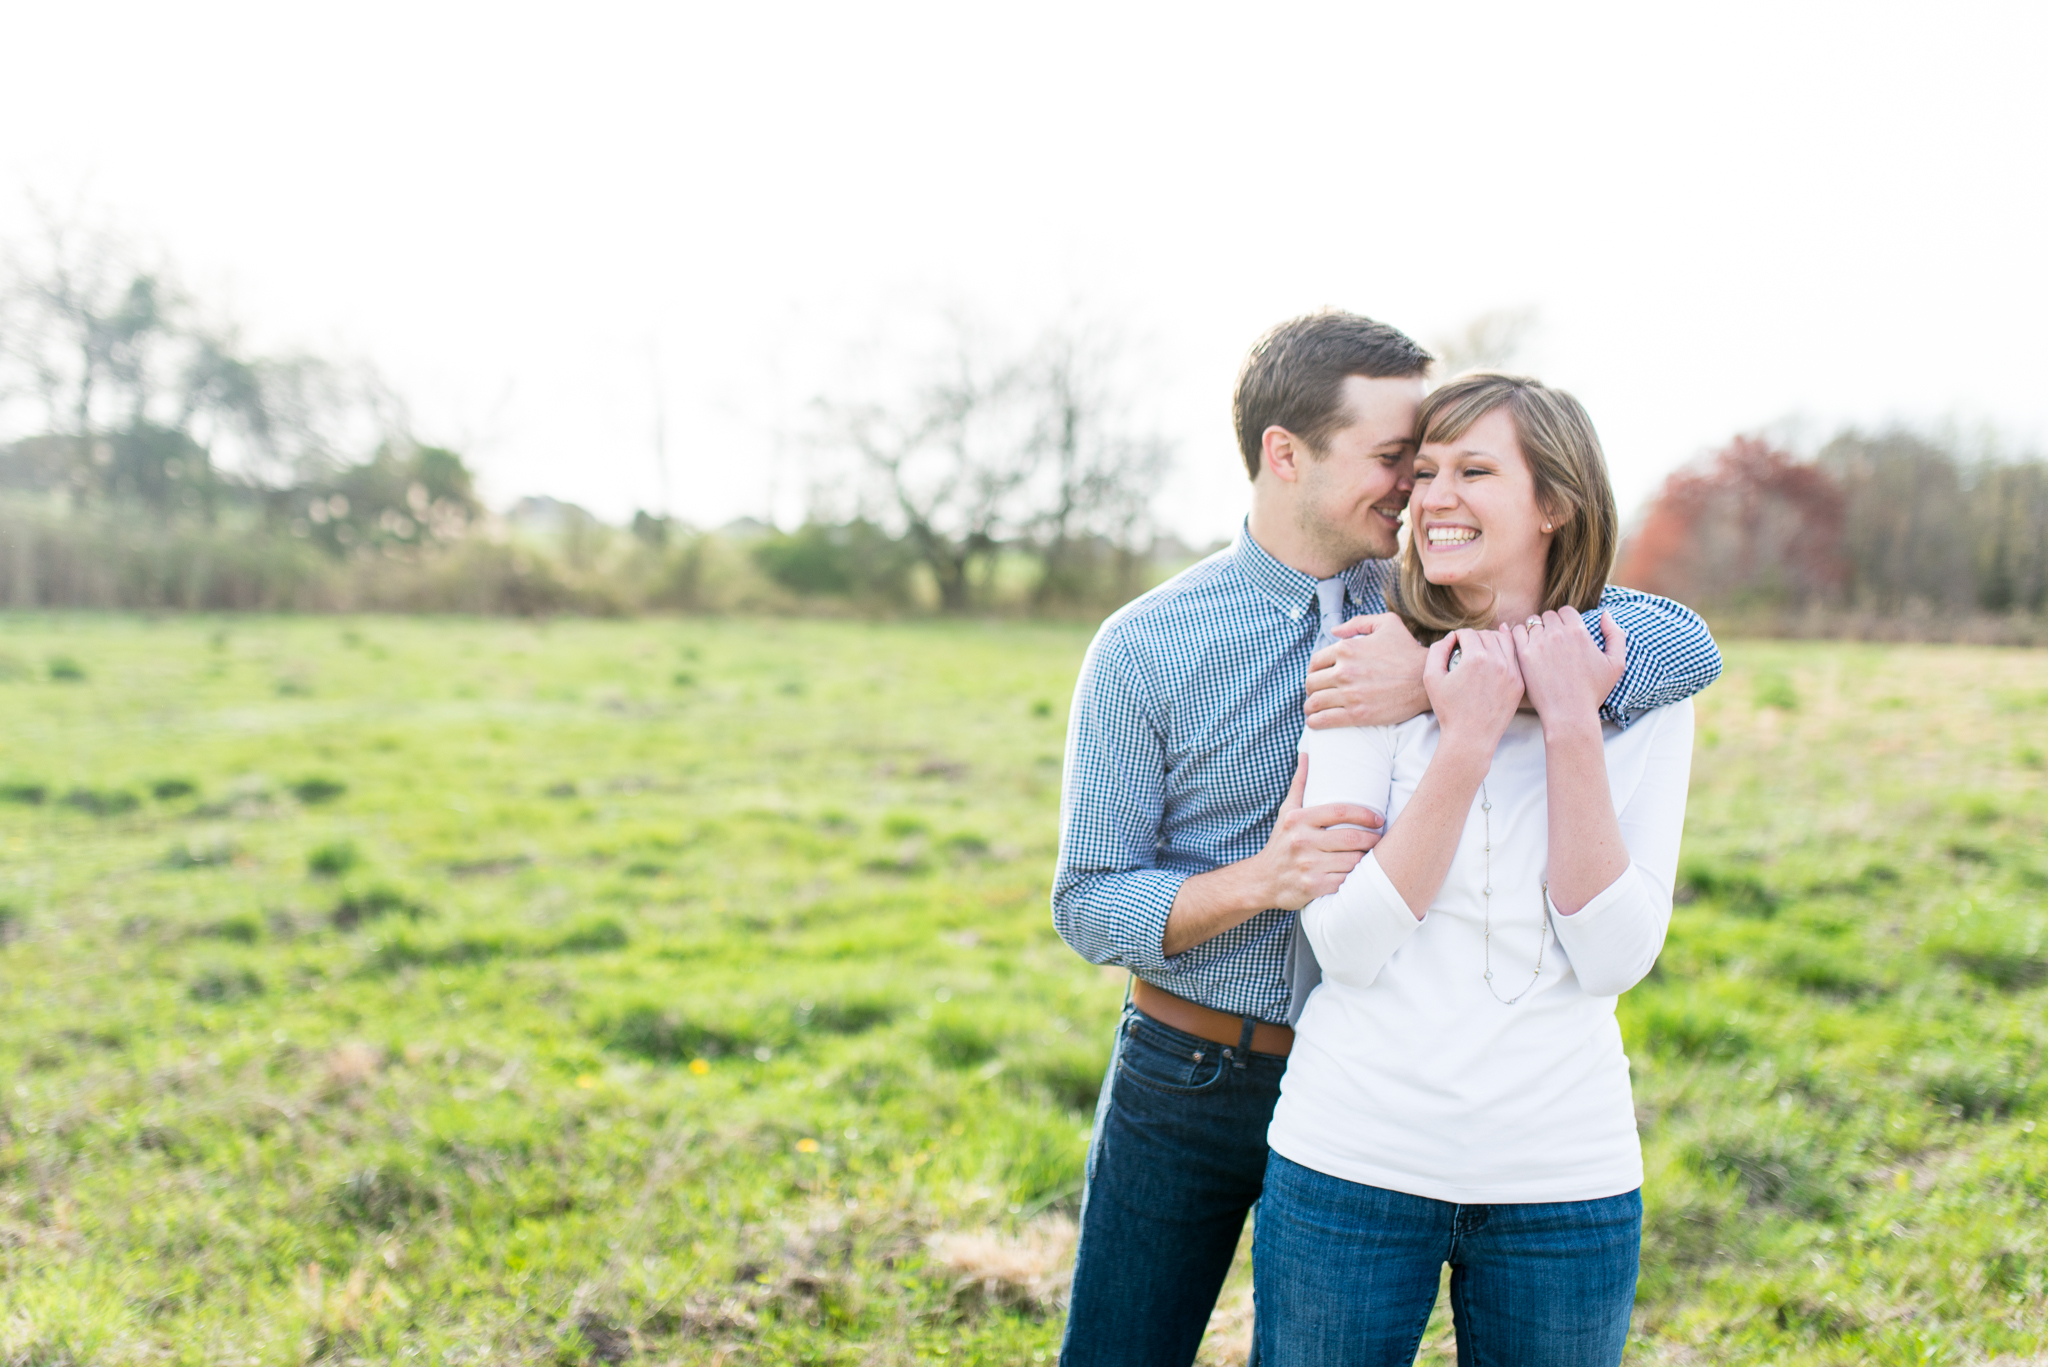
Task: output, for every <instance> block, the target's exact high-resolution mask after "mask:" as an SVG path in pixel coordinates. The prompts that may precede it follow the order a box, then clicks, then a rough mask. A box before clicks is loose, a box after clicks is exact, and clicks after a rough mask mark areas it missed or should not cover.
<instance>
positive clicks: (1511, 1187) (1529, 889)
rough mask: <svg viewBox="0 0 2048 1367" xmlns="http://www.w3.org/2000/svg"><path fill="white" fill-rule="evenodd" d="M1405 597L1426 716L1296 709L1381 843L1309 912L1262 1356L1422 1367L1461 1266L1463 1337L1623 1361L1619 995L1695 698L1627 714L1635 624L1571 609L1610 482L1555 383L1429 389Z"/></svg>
mask: <svg viewBox="0 0 2048 1367" xmlns="http://www.w3.org/2000/svg"><path fill="white" fill-rule="evenodd" d="M1419 424H1420V426H1419V433H1420V441H1421V444H1420V450H1419V453H1418V456H1417V460H1416V467H1415V492H1414V494H1413V496H1412V497H1411V498H1410V500H1409V504H1408V545H1407V548H1406V550H1405V552H1404V555H1403V559H1402V563H1401V570H1400V600H1401V611H1402V615H1403V616H1404V617H1405V618H1406V620H1407V622H1408V624H1409V627H1410V629H1411V630H1413V631H1415V632H1416V633H1417V635H1418V636H1419V637H1422V638H1423V639H1430V638H1432V637H1433V638H1435V639H1434V643H1433V644H1432V646H1431V648H1430V653H1429V661H1428V665H1427V669H1426V678H1425V684H1426V687H1427V689H1428V692H1429V697H1430V701H1431V704H1432V706H1433V707H1434V709H1435V711H1434V714H1433V715H1428V714H1426V715H1424V716H1421V717H1418V718H1416V719H1415V720H1413V721H1410V722H1406V723H1404V724H1402V725H1400V726H1388V727H1361V728H1352V729H1348V730H1331V731H1310V732H1308V733H1307V734H1306V735H1305V737H1304V739H1303V742H1302V745H1303V749H1304V750H1305V751H1306V752H1307V754H1308V756H1309V770H1308V784H1309V787H1308V792H1307V795H1306V800H1307V801H1308V802H1311V803H1317V802H1331V801H1338V800H1343V801H1354V802H1361V803H1365V804H1366V805H1368V806H1372V807H1377V808H1383V809H1384V810H1385V812H1386V814H1387V819H1388V823H1389V824H1388V829H1387V835H1386V837H1385V838H1384V839H1383V840H1382V841H1381V842H1380V844H1379V846H1378V848H1376V849H1375V850H1374V851H1373V852H1372V854H1371V855H1370V856H1368V857H1367V858H1366V859H1365V860H1363V861H1362V862H1361V863H1360V864H1359V865H1358V867H1357V868H1356V869H1355V870H1354V871H1353V872H1352V873H1351V874H1350V876H1349V877H1348V878H1347V879H1346V880H1345V882H1344V884H1343V886H1342V887H1341V888H1340V889H1339V890H1338V891H1337V892H1336V893H1334V894H1332V895H1330V896H1327V897H1323V898H1320V899H1318V900H1317V901H1315V902H1313V903H1311V904H1310V905H1309V906H1308V907H1307V908H1306V909H1305V910H1304V911H1303V912H1302V921H1301V924H1302V928H1303V930H1304V931H1305V933H1306V935H1307V937H1308V940H1309V942H1310V943H1311V944H1312V945H1313V946H1314V949H1315V952H1316V957H1317V959H1318V960H1319V961H1320V963H1321V965H1322V974H1323V981H1322V984H1321V986H1319V987H1318V988H1317V989H1316V990H1315V993H1314V995H1313V996H1312V997H1310V999H1309V1002H1308V1006H1307V1009H1306V1011H1305V1012H1304V1014H1303V1016H1302V1020H1301V1023H1300V1026H1299V1029H1298V1033H1297V1036H1296V1040H1295V1044H1294V1052H1293V1056H1292V1058H1291V1059H1290V1060H1289V1063H1288V1067H1287V1074H1286V1079H1285V1081H1284V1083H1283V1085H1282V1090H1281V1096H1280V1104H1279V1107H1278V1109H1277V1110H1276V1111H1275V1113H1274V1118H1273V1124H1272V1130H1271V1134H1270V1142H1271V1145H1272V1156H1271V1158H1270V1159H1269V1163H1268V1167H1267V1171H1266V1186H1265V1196H1264V1201H1263V1204H1262V1206H1261V1208H1260V1212H1259V1217H1258V1242H1257V1248H1256V1252H1255V1255H1254V1265H1255V1268H1256V1277H1257V1291H1258V1301H1259V1324H1260V1328H1259V1338H1260V1360H1261V1362H1262V1363H1263V1364H1264V1365H1265V1367H1311V1365H1313V1367H1325V1365H1326V1364H1336V1363H1357V1364H1381V1363H1384V1364H1389V1367H1392V1364H1401V1367H1406V1364H1408V1363H1411V1362H1412V1361H1413V1360H1414V1356H1415V1352H1416V1347H1417V1344H1418V1343H1419V1341H1420V1339H1421V1336H1422V1332H1423V1329H1424V1327H1425V1325H1426V1324H1427V1322H1428V1319H1429V1314H1430V1310H1431V1308H1432V1306H1433V1305H1434V1304H1435V1302H1436V1292H1437V1280H1438V1275H1439V1272H1440V1269H1441V1267H1442V1265H1443V1264H1445V1263H1449V1264H1450V1266H1451V1309H1452V1314H1453V1317H1454V1320H1455V1323H1456V1326H1457V1333H1458V1361H1459V1362H1460V1363H1461V1364H1466V1363H1486V1364H1496V1363H1513V1364H1527V1365H1528V1367H1539V1365H1545V1367H1547V1365H1548V1364H1559V1365H1560V1367H1562V1365H1563V1364H1570V1367H1593V1364H1599V1363H1618V1362H1620V1361H1621V1353H1622V1346H1623V1344H1624V1342H1625V1340H1626V1339H1627V1336H1628V1322H1629V1311H1630V1308H1631V1306H1632V1304H1633V1302H1634V1296H1635V1282H1636V1265H1637V1254H1638V1249H1639V1244H1640V1238H1641V1229H1642V1201H1641V1197H1640V1191H1639V1188H1640V1187H1641V1185H1642V1153H1641V1149H1640V1147H1639V1145H1638V1143H1637V1139H1636V1129H1635V1114H1634V1107H1633V1102H1632V1099H1631V1097H1630V1093H1629V1078H1628V1059H1627V1058H1626V1056H1624V1054H1623V1053H1622V1047H1621V1033H1620V1030H1619V1028H1618V1027H1617V1026H1616V1023H1615V1019H1614V1002H1615V998H1616V996H1617V995H1619V994H1620V993H1622V992H1625V991H1627V990H1628V989H1629V988H1630V987H1633V986H1634V985H1635V984H1636V983H1637V982H1638V981H1640V980H1641V979H1642V977H1643V975H1644V974H1646V973H1647V972H1649V970H1650V967H1651V965H1652V964H1653V963H1655V961H1656V958H1657V953H1658V951H1659V950H1660V949H1661V948H1662V947H1663V943H1664V931H1665V927H1666V926H1667V924H1668V923H1669V921H1670V916H1671V885H1672V878H1673V876H1674V874H1675V871H1676V869H1677V864H1678V844H1679V833H1680V828H1681V826H1682V825H1683V823H1684V817H1685V790H1686V779H1687V776H1688V773H1689V770H1690V766H1691V756H1692V709H1691V704H1690V703H1681V704H1678V705H1676V706H1673V707H1667V708H1661V709H1658V710H1657V711H1654V712H1651V713H1648V714H1646V715H1645V716H1644V717H1643V718H1642V719H1641V720H1639V721H1637V722H1636V723H1635V724H1634V725H1632V726H1630V727H1629V728H1628V729H1627V730H1621V729H1618V728H1615V727H1612V726H1607V727H1603V726H1602V723H1601V721H1600V717H1599V707H1600V703H1601V700H1602V699H1603V698H1604V697H1605V696H1606V695H1607V693H1608V691H1609V690H1610V689H1611V688H1612V687H1613V685H1614V683H1615V681H1616V680H1617V679H1618V678H1619V677H1620V674H1621V669H1622V663H1623V651H1624V645H1625V643H1624V641H1623V640H1622V639H1621V633H1620V632H1619V631H1617V630H1616V629H1615V628H1614V626H1613V623H1612V619H1603V623H1602V626H1603V634H1604V635H1605V638H1606V640H1607V643H1608V644H1607V646H1606V648H1605V649H1604V650H1603V649H1602V648H1601V647H1599V646H1597V645H1595V644H1594V642H1593V638H1592V636H1591V635H1590V634H1589V633H1588V632H1587V631H1586V629H1585V625H1584V623H1583V622H1582V621H1581V619H1580V618H1579V615H1578V610H1579V609H1591V608H1592V607H1593V606H1594V605H1595V604H1597V603H1598V602H1599V599H1600V594H1601V590H1602V588H1603V587H1604V586H1605V584H1606V579H1607V570H1608V567H1609V565H1610V564H1611V563H1612V561H1613V558H1614V551H1615V537H1616V522H1617V519H1616V516H1615V504H1614V494H1613V490H1612V489H1611V487H1610V486H1609V483H1608V479H1607V469H1606V463H1605V460H1604V458H1603V457H1602V455H1601V451H1600V442H1599V438H1598V436H1597V435H1595V433H1594V431H1593V425H1592V422H1591V420H1590V419H1588V418H1587V416H1586V413H1585V410H1584V409H1583V408H1581V407H1580V406H1579V404H1578V402H1577V401H1576V400H1574V399H1573V398H1572V397H1571V396H1570V395H1568V394H1565V393H1563V392H1561V391H1558V390H1554V389H1549V388H1546V387H1544V386H1543V385H1541V384H1538V383H1536V382H1535V381H1533V380H1524V379H1516V378H1511V377H1508V376H1501V375H1475V376H1469V377H1465V378H1462V379H1459V380H1456V381H1453V382H1452V383H1450V384H1447V385H1445V386H1444V387H1443V388H1441V389H1438V390H1437V391H1436V392H1435V393H1433V394H1431V395H1430V396H1429V397H1428V399H1427V400H1425V401H1424V403H1423V406H1422V412H1421V416H1420V419H1419Z"/></svg>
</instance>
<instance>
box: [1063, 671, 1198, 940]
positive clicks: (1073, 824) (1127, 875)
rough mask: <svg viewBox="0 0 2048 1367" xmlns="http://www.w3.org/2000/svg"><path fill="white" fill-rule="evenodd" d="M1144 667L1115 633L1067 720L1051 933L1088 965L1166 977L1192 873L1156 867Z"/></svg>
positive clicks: (1158, 765) (1151, 724) (1161, 771)
mask: <svg viewBox="0 0 2048 1367" xmlns="http://www.w3.org/2000/svg"><path fill="white" fill-rule="evenodd" d="M1163 692H1164V690H1161V689H1158V688H1148V687H1147V686H1146V683H1145V680H1144V677H1143V671H1142V668H1141V666H1140V663H1139V661H1138V660H1137V659H1136V658H1135V656H1134V655H1133V654H1132V653H1131V652H1130V650H1129V649H1128V647H1127V646H1126V645H1125V644H1124V643H1123V642H1122V641H1121V640H1120V639H1119V638H1118V637H1115V636H1113V635H1109V634H1104V635H1100V636H1097V637H1096V639H1095V642H1094V643H1093V644H1092V645H1090V646H1089V648H1088V655H1087V658H1086V659H1085V660H1084V661H1083V662H1082V665H1081V675H1080V679H1079V681H1078V682H1077V683H1076V685H1075V688H1074V705H1073V711H1072V714H1071V715H1070V717H1069V719H1068V723H1067V753H1066V763H1065V767H1064V771H1063V775H1062V780H1061V786H1060V855H1059V867H1058V869H1057V870H1056V871H1055V873H1054V876H1053V894H1052V920H1053V928H1054V929H1055V930H1057V931H1058V932H1059V936H1060V938H1061V939H1062V940H1064V941H1066V942H1067V945H1068V946H1069V947H1070V948H1072V949H1073V951H1074V952H1075V953H1076V954H1079V955H1080V956H1081V957H1082V958H1084V959H1086V960H1088V961H1089V962H1090V963H1096V964H1110V965H1115V966H1118V967H1122V968H1128V969H1130V970H1132V971H1133V972H1135V973H1137V974H1139V975H1140V976H1141V977H1163V976H1166V975H1168V974H1170V973H1171V972H1172V968H1173V960H1172V959H1169V958H1168V957H1167V956H1166V954H1165V953H1164V952H1163V950H1162V945H1163V943H1164V941H1165V937H1166V919H1167V916H1168V914H1169V913H1171V912H1172V910H1173V901H1174V898H1175V897H1177V896H1178V895H1179V894H1180V885H1181V884H1182V883H1184V882H1186V881H1187V878H1188V875H1187V874H1185V873H1180V872H1175V871H1173V870H1169V869H1162V868H1160V867H1159V866H1158V858H1159V831H1160V823H1161V821H1162V819H1163V816H1164V812H1165V802H1166V794H1165V774H1166V747H1165V731H1164V719H1163V718H1161V717H1160V716H1158V715H1156V711H1155V708H1154V707H1153V705H1152V704H1151V703H1150V702H1149V701H1148V700H1149V699H1154V698H1158V697H1160V696H1162V695H1163Z"/></svg>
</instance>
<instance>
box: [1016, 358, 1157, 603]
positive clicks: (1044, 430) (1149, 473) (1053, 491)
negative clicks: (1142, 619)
mask: <svg viewBox="0 0 2048 1367" xmlns="http://www.w3.org/2000/svg"><path fill="white" fill-rule="evenodd" d="M1123 350H1124V348H1123V347H1122V345H1121V343H1120V341H1119V340H1118V339H1117V338H1115V337H1113V336H1111V335H1108V334H1106V333H1105V332H1103V331H1102V330H1100V329H1090V328H1087V327H1085V326H1081V325H1076V326H1072V327H1068V328H1064V329H1055V330H1054V331H1052V332H1049V333H1047V334H1046V335H1045V336H1044V337H1043V338H1042V339H1041V340H1040V342H1039V345H1038V347H1037V349H1036V352H1035V354H1034V355H1033V356H1032V358H1031V360H1030V361H1029V363H1028V364H1027V367H1026V376H1027V379H1028V381H1029V383H1030V385H1031V388H1032V389H1033V391H1034V398H1035V400H1036V408H1037V426H1036V429H1035V431H1034V434H1033V435H1034V441H1035V444H1036V445H1037V446H1038V448H1039V450H1040V452H1041V453H1042V460H1043V464H1044V474H1045V478H1044V480H1043V485H1044V487H1043V489H1042V490H1041V492H1040V497H1039V502H1038V506H1037V508H1036V510H1035V512H1034V516H1033V517H1032V520H1031V525H1030V532H1031V535H1032V537H1033V540H1034V541H1035V542H1036V544H1037V547H1038V553H1039V566H1040V570H1039V578H1038V583H1037V585H1036V586H1035V588H1034V589H1033V591H1032V598H1033V601H1034V602H1035V603H1036V604H1037V605H1038V606H1040V607H1044V606H1047V605H1048V604H1050V603H1052V602H1054V601H1056V600H1059V599H1062V598H1074V597H1078V596H1080V595H1081V594H1082V592H1083V591H1084V589H1085V587H1086V580H1087V578H1088V575H1087V568H1088V567H1087V566H1086V565H1085V563H1083V560H1084V557H1083V554H1082V552H1084V551H1085V550H1087V549H1090V548H1092V547H1095V546H1108V547H1113V548H1115V549H1117V550H1118V551H1120V552H1122V553H1124V554H1125V555H1126V556H1128V555H1129V554H1130V553H1131V552H1133V551H1134V550H1135V542H1136V540H1137V538H1138V535H1139V533H1140V532H1141V530H1144V529H1145V528H1144V526H1143V524H1144V523H1145V518H1146V513H1147V511H1148V509H1149V506H1150V496H1151V495H1152V493H1153V492H1154V491H1155V489H1156V488H1157V486H1158V482H1159V479H1160V477H1161V475H1163V474H1164V472H1165V470H1166V467H1167V466H1168V465H1169V464H1170V463H1171V459H1172V451H1171V448H1170V447H1169V446H1168V444H1167V443H1166V441H1165V440H1164V439H1163V438H1162V437H1159V436H1158V435H1156V434H1152V433H1144V432H1140V431H1137V430H1134V428H1133V426H1132V424H1131V423H1130V422H1129V417H1128V405H1129V399H1128V395H1127V394H1126V393H1125V392H1123V390H1122V387H1121V386H1120V385H1119V383H1118V372H1119V370H1120V368H1121V367H1120V365H1119V362H1120V361H1121V359H1122V352H1123Z"/></svg>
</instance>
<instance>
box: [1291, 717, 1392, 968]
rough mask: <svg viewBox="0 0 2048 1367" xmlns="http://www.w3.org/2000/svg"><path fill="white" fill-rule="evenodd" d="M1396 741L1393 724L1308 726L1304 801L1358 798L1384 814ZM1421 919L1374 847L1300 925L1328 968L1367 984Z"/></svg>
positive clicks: (1313, 904)
mask: <svg viewBox="0 0 2048 1367" xmlns="http://www.w3.org/2000/svg"><path fill="white" fill-rule="evenodd" d="M1394 743H1395V735H1394V728H1393V727H1391V726H1342V727H1335V728H1332V729H1330V730H1327V731H1314V730H1311V731H1308V732H1307V733H1305V734H1304V735H1303V736H1302V739H1301V749H1302V753H1303V754H1305V755H1307V756H1308V783H1307V784H1306V786H1305V787H1304V789H1303V791H1302V798H1301V801H1302V805H1303V806H1305V807H1314V806H1318V805H1320V804H1322V803H1326V802H1355V803H1358V804H1360V805H1361V806H1366V807H1370V808H1372V809H1373V810H1374V811H1376V812H1378V813H1379V814H1380V816H1381V817H1382V819H1384V818H1385V816H1386V813H1387V800H1388V798H1389V796H1390V795H1391V793H1392V791H1393V781H1394ZM1418 924H1419V922H1418V921H1417V919H1416V916H1415V913H1414V912H1412V911H1410V910H1409V909H1408V904H1407V902H1405V901H1403V900H1402V897H1401V894H1400V893H1399V892H1398V891H1396V890H1395V888H1394V885H1393V883H1392V881H1391V880H1389V879H1388V877H1387V875H1386V874H1385V873H1384V872H1382V871H1381V869H1380V866H1379V861H1378V860H1377V859H1375V858H1374V857H1373V856H1372V855H1370V854H1368V855H1366V857H1365V858H1363V859H1361V860H1359V861H1358V867H1356V868H1354V869H1353V870H1351V872H1350V873H1349V874H1348V875H1346V877H1345V879H1344V882H1343V885H1342V886H1341V887H1339V888H1338V889H1337V891H1335V892H1333V893H1330V894H1328V895H1327V896H1323V897H1318V898H1316V900H1315V901H1313V902H1310V903H1309V904H1308V905H1307V906H1306V907H1303V908H1302V910H1301V928H1302V931H1303V933H1305V934H1306V935H1307V936H1308V942H1309V944H1310V945H1311V946H1313V947H1314V949H1315V952H1316V961H1317V962H1318V963H1320V964H1321V965H1322V969H1323V976H1324V977H1325V978H1328V979H1329V980H1331V981H1332V982H1340V983H1344V984H1346V985H1347V986H1351V987H1365V986H1367V985H1368V984H1370V983H1371V982H1372V980H1373V979H1374V978H1377V977H1378V976H1379V974H1380V970H1381V969H1382V968H1384V967H1385V966H1386V963H1387V960H1389V959H1391V958H1393V957H1394V951H1396V950H1398V949H1399V948H1400V947H1401V946H1402V945H1403V944H1405V943H1407V941H1408V937H1409V936H1411V935H1413V934H1414V933H1415V927H1416V926H1417V925H1418Z"/></svg>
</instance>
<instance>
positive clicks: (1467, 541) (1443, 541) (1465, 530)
mask: <svg viewBox="0 0 2048 1367" xmlns="http://www.w3.org/2000/svg"><path fill="white" fill-rule="evenodd" d="M1422 536H1423V549H1424V550H1425V551H1429V552H1434V553H1436V554H1439V555H1441V554H1444V553H1445V552H1448V551H1465V550H1470V549H1472V548H1473V545H1474V543H1476V542H1477V541H1478V540H1479V529H1478V528H1477V527H1474V526H1471V525H1470V524H1468V523H1464V522H1426V523H1424V524H1423V527H1422Z"/></svg>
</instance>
